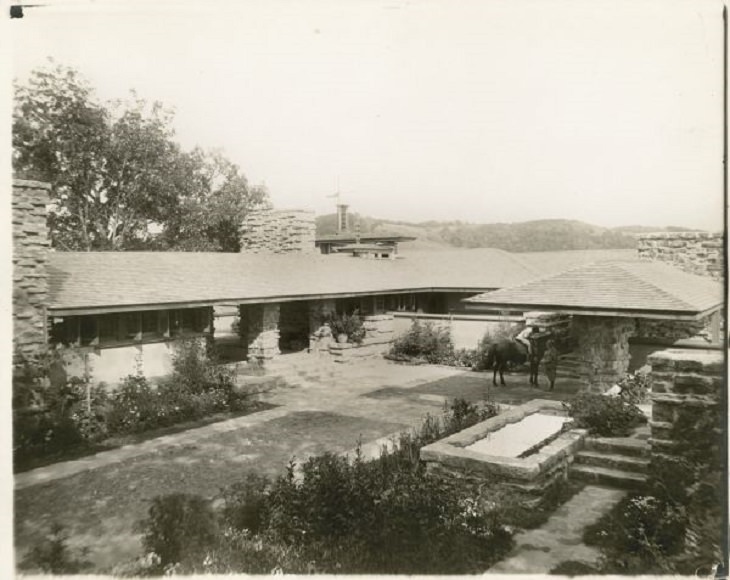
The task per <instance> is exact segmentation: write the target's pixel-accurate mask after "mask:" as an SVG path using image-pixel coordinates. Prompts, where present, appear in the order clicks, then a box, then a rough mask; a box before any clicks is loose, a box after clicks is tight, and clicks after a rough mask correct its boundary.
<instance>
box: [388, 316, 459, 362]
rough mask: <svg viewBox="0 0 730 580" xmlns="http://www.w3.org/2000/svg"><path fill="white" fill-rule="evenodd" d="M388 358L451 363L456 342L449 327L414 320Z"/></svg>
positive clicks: (397, 340)
mask: <svg viewBox="0 0 730 580" xmlns="http://www.w3.org/2000/svg"><path fill="white" fill-rule="evenodd" d="M387 356H388V358H390V359H393V360H402V361H409V362H412V361H425V362H427V363H430V364H449V362H451V361H453V360H454V358H455V357H454V342H453V341H452V339H451V331H450V330H449V329H448V328H442V327H438V326H434V324H433V323H431V322H426V323H425V324H423V323H421V322H420V321H419V320H418V319H416V320H414V321H413V323H412V324H411V327H410V328H409V329H408V332H406V333H405V334H404V335H402V336H400V337H398V338H397V339H396V340H395V341H394V342H393V346H392V347H391V349H390V352H389V353H388V355H387Z"/></svg>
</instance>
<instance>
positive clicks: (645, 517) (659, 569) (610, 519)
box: [584, 495, 687, 574]
mask: <svg viewBox="0 0 730 580" xmlns="http://www.w3.org/2000/svg"><path fill="white" fill-rule="evenodd" d="M686 526H687V518H686V514H685V512H684V510H682V509H681V508H679V507H678V506H676V505H674V504H672V503H667V502H665V501H662V500H660V499H658V498H656V497H653V496H645V495H632V496H629V497H626V498H624V499H623V500H621V501H620V502H619V503H618V504H617V505H616V506H615V508H614V509H613V510H611V512H609V513H608V514H606V515H605V516H604V517H603V518H601V519H600V520H599V521H598V522H596V523H595V524H593V525H592V526H589V527H588V528H586V531H585V532H584V541H585V542H586V543H587V544H589V545H597V546H600V547H602V548H603V549H604V551H605V552H606V555H607V556H608V562H607V563H606V564H605V566H609V568H608V570H606V571H612V572H615V573H620V572H623V573H626V574H636V573H655V574H661V573H664V574H666V573H671V572H673V571H674V568H673V566H672V564H671V562H670V560H669V557H670V556H672V555H675V554H678V553H680V551H681V550H682V549H683V546H684V536H685V528H686Z"/></svg>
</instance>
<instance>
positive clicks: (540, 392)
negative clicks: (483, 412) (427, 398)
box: [364, 372, 580, 405]
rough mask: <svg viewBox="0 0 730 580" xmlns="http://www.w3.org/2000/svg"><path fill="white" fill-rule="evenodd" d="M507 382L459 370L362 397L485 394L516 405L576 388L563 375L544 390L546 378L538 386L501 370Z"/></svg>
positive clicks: (471, 397) (475, 397)
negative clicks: (416, 384) (552, 387)
mask: <svg viewBox="0 0 730 580" xmlns="http://www.w3.org/2000/svg"><path fill="white" fill-rule="evenodd" d="M504 379H505V382H506V383H507V386H504V387H502V386H498V387H495V386H494V385H492V373H491V372H488V373H463V374H460V375H458V376H454V377H446V378H443V379H438V380H436V381H431V382H428V383H424V384H423V385H419V386H417V387H414V388H410V389H403V388H400V387H384V388H382V389H378V390H375V391H372V392H370V393H367V394H366V395H364V396H366V397H372V398H376V399H387V398H391V397H405V398H410V399H414V400H415V399H417V398H418V397H419V395H440V396H442V397H446V398H448V399H449V400H451V399H455V398H459V397H461V398H463V399H466V400H467V401H469V402H471V403H476V402H478V401H483V400H485V399H486V398H488V399H489V400H491V401H495V402H497V403H505V404H510V405H519V404H521V403H526V402H528V401H531V400H533V399H550V400H559V401H562V400H567V399H571V398H572V397H573V396H574V395H575V394H576V393H577V391H578V388H579V386H580V383H579V382H578V381H575V380H569V379H564V380H562V381H560V380H559V381H557V382H556V384H555V390H553V391H549V390H547V381H546V380H545V379H544V378H541V379H540V385H541V386H540V387H537V388H536V387H533V386H530V384H529V380H528V376H527V375H526V374H507V373H505V377H504Z"/></svg>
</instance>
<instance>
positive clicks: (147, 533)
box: [142, 493, 218, 567]
mask: <svg viewBox="0 0 730 580" xmlns="http://www.w3.org/2000/svg"><path fill="white" fill-rule="evenodd" d="M142 526H143V528H144V535H143V537H142V544H143V545H144V548H145V550H146V551H147V552H151V553H154V554H157V556H159V560H160V566H163V567H164V566H166V565H168V564H175V563H177V562H180V561H181V560H183V559H184V558H196V557H198V556H199V555H200V554H204V553H205V550H206V549H207V548H209V547H210V546H212V545H213V544H214V542H215V540H216V534H217V532H218V522H217V519H216V515H215V512H214V511H213V508H212V507H211V505H210V502H209V501H207V500H205V499H204V498H202V497H199V496H195V495H189V494H183V493H176V494H171V495H163V496H158V497H156V498H154V499H153V500H152V505H151V506H150V509H149V512H148V516H147V519H146V520H145V521H144V522H143V523H142Z"/></svg>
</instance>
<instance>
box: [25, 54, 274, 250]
mask: <svg viewBox="0 0 730 580" xmlns="http://www.w3.org/2000/svg"><path fill="white" fill-rule="evenodd" d="M14 89H15V101H14V108H13V131H12V142H13V172H14V175H15V177H18V178H24V179H37V180H41V181H47V182H49V183H50V184H51V186H52V189H51V200H50V206H49V214H48V225H49V231H50V239H51V245H52V247H54V248H56V249H58V250H65V251H104V250H107V251H109V250H113V251H117V250H160V251H165V250H166V251H222V252H237V251H239V250H240V230H241V225H242V223H243V218H244V216H245V215H246V214H247V213H248V212H249V211H251V210H252V209H255V208H262V207H268V206H269V197H268V193H267V191H266V190H265V188H264V187H263V186H253V185H251V184H249V183H248V180H247V179H246V177H245V175H244V174H243V173H242V172H241V170H240V168H239V167H238V166H237V165H236V164H235V163H233V162H232V161H230V160H229V159H227V158H226V157H225V156H224V154H223V153H222V152H221V151H220V150H209V151H206V150H203V149H201V148H200V147H196V148H194V149H192V150H191V151H185V150H183V149H182V147H181V146H180V145H179V143H177V141H176V140H175V131H174V129H173V126H172V122H173V119H174V112H173V111H172V110H171V109H168V108H166V107H165V106H163V104H162V103H160V102H157V101H155V102H147V101H145V100H144V99H141V98H139V97H138V96H137V95H136V93H134V91H132V93H131V96H130V97H129V98H127V99H125V100H116V101H111V102H101V101H100V100H99V99H98V98H97V97H96V95H95V92H94V89H93V87H92V86H91V85H90V84H89V83H88V81H87V80H86V79H85V78H83V77H82V75H81V74H80V73H79V72H78V71H76V70H74V69H73V68H70V67H67V66H64V65H61V64H57V63H55V62H53V61H50V63H49V64H48V65H47V66H46V67H42V68H38V69H36V70H34V71H33V72H32V73H31V75H30V77H29V79H28V81H27V83H25V84H20V83H18V82H16V83H15V87H14Z"/></svg>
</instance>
